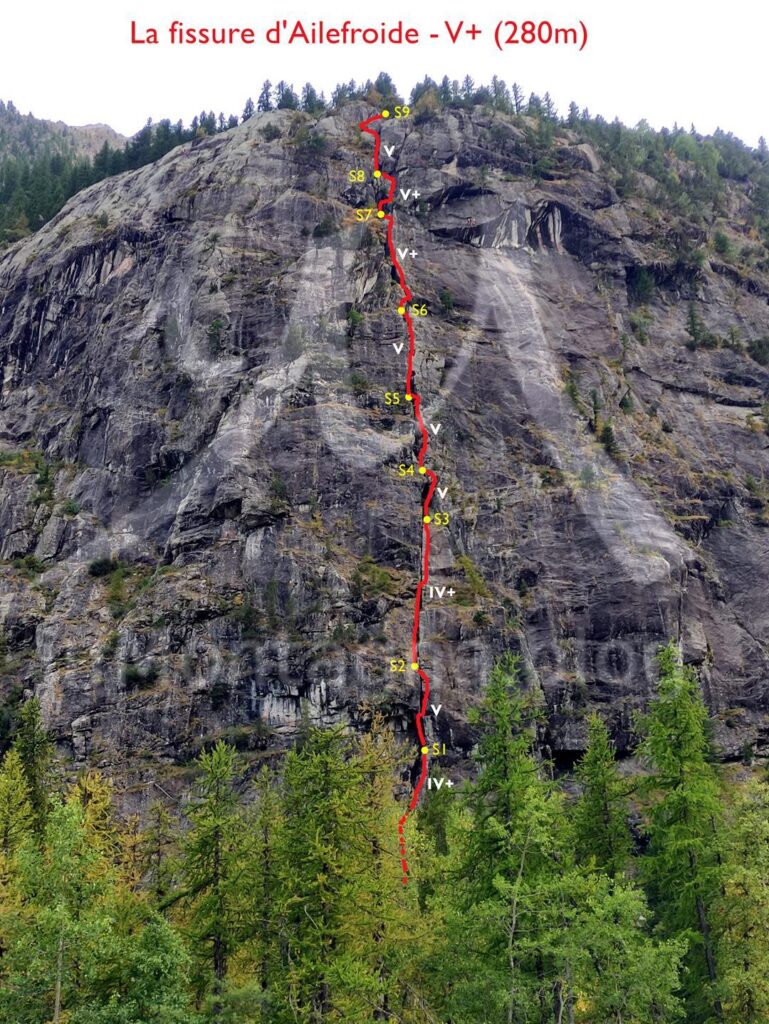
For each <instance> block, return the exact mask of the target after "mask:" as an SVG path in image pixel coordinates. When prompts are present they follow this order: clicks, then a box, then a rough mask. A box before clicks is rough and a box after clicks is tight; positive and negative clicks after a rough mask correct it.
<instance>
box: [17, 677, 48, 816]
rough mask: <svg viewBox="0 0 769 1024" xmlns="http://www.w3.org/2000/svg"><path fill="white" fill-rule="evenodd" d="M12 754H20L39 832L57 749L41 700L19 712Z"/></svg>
mask: <svg viewBox="0 0 769 1024" xmlns="http://www.w3.org/2000/svg"><path fill="white" fill-rule="evenodd" d="M12 749H13V751H14V752H15V753H16V754H17V755H18V758H19V761H20V763H21V768H22V771H23V772H24V779H25V780H26V784H27V798H28V799H29V803H30V806H31V808H32V814H33V819H34V825H35V828H36V830H37V831H38V832H41V831H42V830H43V828H44V826H45V822H46V818H47V816H48V811H49V808H50V801H51V796H52V793H51V790H52V785H53V779H54V772H53V767H54V746H53V741H52V739H51V736H50V733H49V732H48V730H47V729H46V728H45V726H44V725H43V719H42V715H41V713H40V701H39V700H38V699H37V697H30V699H29V700H28V701H25V703H24V704H22V706H21V708H20V709H19V713H18V722H17V727H16V736H15V738H14V741H13V748H12Z"/></svg>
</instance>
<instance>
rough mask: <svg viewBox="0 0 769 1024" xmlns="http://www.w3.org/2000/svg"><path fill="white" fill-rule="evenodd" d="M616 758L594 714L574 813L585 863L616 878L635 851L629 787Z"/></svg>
mask: <svg viewBox="0 0 769 1024" xmlns="http://www.w3.org/2000/svg"><path fill="white" fill-rule="evenodd" d="M615 757H616V754H615V750H614V745H613V744H612V742H611V739H610V737H609V730H608V729H607V728H606V725H605V723H604V722H603V720H602V719H601V718H599V717H598V715H591V716H590V718H589V720H588V744H587V750H586V751H585V755H584V757H583V758H582V760H581V761H580V762H579V764H578V765H577V772H576V775H577V779H578V780H579V781H580V783H581V784H582V795H581V796H580V799H579V801H578V802H577V806H576V808H575V812H574V824H575V833H576V840H577V849H578V850H579V855H580V858H581V859H582V860H583V861H585V862H586V863H588V864H593V865H595V866H596V867H598V868H600V869H601V870H603V871H605V872H606V873H607V874H608V875H609V876H610V877H612V878H614V877H617V876H621V875H622V873H623V872H624V870H625V867H626V865H627V863H628V861H629V859H630V851H631V848H632V839H631V835H630V829H629V828H628V814H629V808H628V804H627V796H626V791H627V787H626V785H625V783H624V782H623V781H622V779H621V778H620V776H619V773H618V771H617V764H616V760H615Z"/></svg>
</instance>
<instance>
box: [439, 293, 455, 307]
mask: <svg viewBox="0 0 769 1024" xmlns="http://www.w3.org/2000/svg"><path fill="white" fill-rule="evenodd" d="M439 298H440V300H441V306H442V308H443V311H444V313H451V312H453V310H454V296H453V295H452V294H451V292H450V291H449V289H448V288H443V289H442V290H441V293H440V295H439Z"/></svg>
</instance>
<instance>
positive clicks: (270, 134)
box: [259, 124, 280, 142]
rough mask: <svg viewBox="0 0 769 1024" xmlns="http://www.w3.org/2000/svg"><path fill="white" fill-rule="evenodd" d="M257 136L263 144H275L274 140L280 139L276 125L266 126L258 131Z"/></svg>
mask: <svg viewBox="0 0 769 1024" xmlns="http://www.w3.org/2000/svg"><path fill="white" fill-rule="evenodd" d="M259 134H260V135H261V136H262V138H263V139H264V141H265V142H275V140H276V139H279V138H280V128H278V126H277V125H276V124H266V125H264V127H263V128H260V129H259Z"/></svg>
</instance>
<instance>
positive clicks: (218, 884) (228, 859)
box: [166, 740, 245, 1020]
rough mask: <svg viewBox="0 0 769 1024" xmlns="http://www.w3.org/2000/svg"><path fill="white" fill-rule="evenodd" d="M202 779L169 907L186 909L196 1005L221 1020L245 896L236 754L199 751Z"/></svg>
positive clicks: (225, 749)
mask: <svg viewBox="0 0 769 1024" xmlns="http://www.w3.org/2000/svg"><path fill="white" fill-rule="evenodd" d="M198 765H199V768H200V772H201V776H200V779H199V780H198V783H197V787H196V793H195V795H194V797H193V800H192V803H191V805H190V807H189V808H188V810H187V817H188V818H189V820H190V829H189V831H188V832H187V834H186V835H185V837H184V843H183V850H182V863H181V888H180V890H179V891H178V892H177V893H176V894H175V897H174V898H173V900H167V901H166V902H167V903H170V902H180V903H181V905H182V907H183V908H184V910H185V916H184V920H183V927H184V931H185V932H186V934H187V935H188V937H189V944H190V947H191V950H192V953H193V955H194V957H195V961H196V964H197V969H196V971H195V984H196V990H197V994H198V999H199V1000H201V1001H202V1000H205V999H208V1000H209V1004H210V1014H211V1019H212V1020H218V1019H220V1017H221V1003H220V998H221V995H222V993H223V991H224V982H225V979H226V977H227V970H228V965H229V959H230V956H231V954H232V952H233V949H234V948H235V944H236V941H237V936H238V932H239V926H240V916H241V912H242V904H243V900H244V898H245V893H243V892H242V890H241V887H240V884H239V876H240V873H241V870H242V868H241V861H242V856H243V849H242V844H243V842H244V838H245V837H244V832H243V829H242V821H241V817H240V814H239V809H238V797H237V793H236V791H235V772H236V753H235V750H234V748H233V747H230V746H228V745H227V744H226V743H223V742H222V741H221V740H220V741H219V742H217V744H216V745H215V746H214V747H213V749H212V750H211V751H204V752H203V753H202V754H201V755H200V757H199V759H198Z"/></svg>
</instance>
